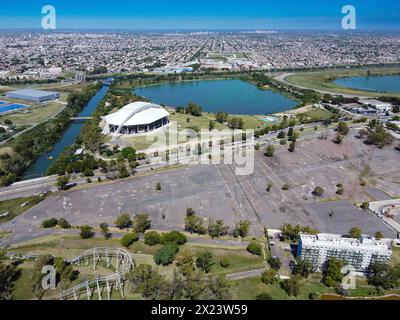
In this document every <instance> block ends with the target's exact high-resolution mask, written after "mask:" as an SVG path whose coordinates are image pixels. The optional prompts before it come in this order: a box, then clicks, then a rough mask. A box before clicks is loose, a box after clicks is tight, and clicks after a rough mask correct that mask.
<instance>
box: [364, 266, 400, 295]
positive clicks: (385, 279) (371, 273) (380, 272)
mask: <svg viewBox="0 0 400 320" xmlns="http://www.w3.org/2000/svg"><path fill="white" fill-rule="evenodd" d="M367 279H368V283H369V284H370V285H373V286H375V287H377V288H379V287H382V288H384V289H386V290H389V289H394V288H397V287H398V286H399V285H400V265H398V264H397V265H395V266H390V265H388V264H385V263H382V262H377V261H376V262H373V263H372V264H371V265H370V267H369V269H368V273H367Z"/></svg>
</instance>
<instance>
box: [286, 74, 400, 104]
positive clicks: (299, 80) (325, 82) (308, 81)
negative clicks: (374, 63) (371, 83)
mask: <svg viewBox="0 0 400 320" xmlns="http://www.w3.org/2000/svg"><path fill="white" fill-rule="evenodd" d="M368 70H369V71H370V75H371V76H374V75H394V74H400V67H391V68H387V67H385V68H377V67H371V68H362V69H339V70H325V71H316V72H299V73H296V74H295V75H291V76H289V77H288V78H287V81H288V82H290V83H292V84H295V85H299V86H302V87H306V88H310V89H315V90H322V91H332V92H338V93H342V94H354V95H362V96H371V97H378V96H397V97H400V94H398V93H374V92H367V91H361V90H353V89H349V88H345V87H341V86H339V85H337V84H335V83H334V81H335V79H338V78H341V77H354V76H366V75H367V72H368Z"/></svg>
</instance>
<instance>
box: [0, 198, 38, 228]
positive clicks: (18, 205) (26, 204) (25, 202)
mask: <svg viewBox="0 0 400 320" xmlns="http://www.w3.org/2000/svg"><path fill="white" fill-rule="evenodd" d="M43 199H44V196H43V197H41V196H32V197H27V198H18V199H12V200H5V201H0V224H2V223H5V222H7V221H10V220H12V219H14V218H15V217H16V216H18V215H20V214H21V213H23V212H25V211H26V210H28V209H30V208H32V207H33V206H34V205H36V204H38V203H39V202H40V201H42V200H43ZM6 213H8V214H7V215H5V216H1V215H4V214H6Z"/></svg>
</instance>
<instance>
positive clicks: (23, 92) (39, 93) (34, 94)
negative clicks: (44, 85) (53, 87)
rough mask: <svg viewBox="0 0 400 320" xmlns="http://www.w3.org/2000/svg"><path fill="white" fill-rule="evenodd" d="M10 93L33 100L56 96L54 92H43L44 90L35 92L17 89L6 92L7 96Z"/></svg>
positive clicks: (33, 90)
mask: <svg viewBox="0 0 400 320" xmlns="http://www.w3.org/2000/svg"><path fill="white" fill-rule="evenodd" d="M10 93H12V94H18V95H24V96H30V97H35V98H40V97H43V96H48V95H52V94H57V92H54V91H44V90H35V89H19V90H15V91H9V92H7V94H10Z"/></svg>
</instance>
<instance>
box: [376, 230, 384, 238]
mask: <svg viewBox="0 0 400 320" xmlns="http://www.w3.org/2000/svg"><path fill="white" fill-rule="evenodd" d="M383 238H384V235H383V233H382V232H381V231H377V232H376V233H375V239H376V240H381V239H383Z"/></svg>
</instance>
